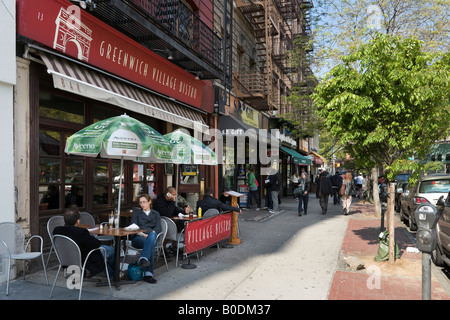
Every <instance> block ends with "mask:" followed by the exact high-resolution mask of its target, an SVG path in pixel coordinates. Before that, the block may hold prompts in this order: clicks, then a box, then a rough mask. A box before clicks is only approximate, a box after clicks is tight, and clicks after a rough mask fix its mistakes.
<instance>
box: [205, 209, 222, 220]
mask: <svg viewBox="0 0 450 320" xmlns="http://www.w3.org/2000/svg"><path fill="white" fill-rule="evenodd" d="M218 214H220V212H219V210H217V209H208V210H206V211H205V213H204V214H203V217H204V218H208V217H214V216H217V215H218Z"/></svg>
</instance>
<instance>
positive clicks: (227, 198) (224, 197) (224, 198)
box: [219, 188, 231, 205]
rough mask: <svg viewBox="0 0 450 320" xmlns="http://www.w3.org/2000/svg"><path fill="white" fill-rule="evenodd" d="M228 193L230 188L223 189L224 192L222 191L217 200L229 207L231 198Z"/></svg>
mask: <svg viewBox="0 0 450 320" xmlns="http://www.w3.org/2000/svg"><path fill="white" fill-rule="evenodd" d="M228 191H231V189H230V188H225V190H224V191H223V193H222V195H221V196H220V197H219V200H220V201H222V202H223V203H226V204H229V205H231V197H230V195H229V194H228Z"/></svg>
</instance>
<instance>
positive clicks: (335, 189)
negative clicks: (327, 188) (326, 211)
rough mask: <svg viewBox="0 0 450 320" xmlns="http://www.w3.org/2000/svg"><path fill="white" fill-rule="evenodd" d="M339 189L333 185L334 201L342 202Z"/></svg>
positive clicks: (335, 202)
mask: <svg viewBox="0 0 450 320" xmlns="http://www.w3.org/2000/svg"><path fill="white" fill-rule="evenodd" d="M339 189H340V188H338V187H333V203H334V204H339V203H341V196H340V195H339Z"/></svg>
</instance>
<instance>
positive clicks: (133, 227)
mask: <svg viewBox="0 0 450 320" xmlns="http://www.w3.org/2000/svg"><path fill="white" fill-rule="evenodd" d="M124 229H125V230H126V231H136V230H139V226H138V225H137V224H135V223H133V224H130V225H129V226H128V227H125V228H124Z"/></svg>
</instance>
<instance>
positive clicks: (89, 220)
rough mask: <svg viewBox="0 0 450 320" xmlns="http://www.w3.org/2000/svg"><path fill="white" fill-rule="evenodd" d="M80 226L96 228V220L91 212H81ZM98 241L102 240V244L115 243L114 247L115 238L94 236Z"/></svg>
mask: <svg viewBox="0 0 450 320" xmlns="http://www.w3.org/2000/svg"><path fill="white" fill-rule="evenodd" d="M80 224H81V225H86V226H89V228H94V227H95V219H94V217H93V216H92V215H91V214H90V213H89V212H84V211H83V212H80ZM102 224H106V222H103V223H102ZM94 236H95V237H96V238H97V239H98V240H100V241H101V242H110V241H112V242H113V246H114V236H104V235H103V236H99V235H94Z"/></svg>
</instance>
